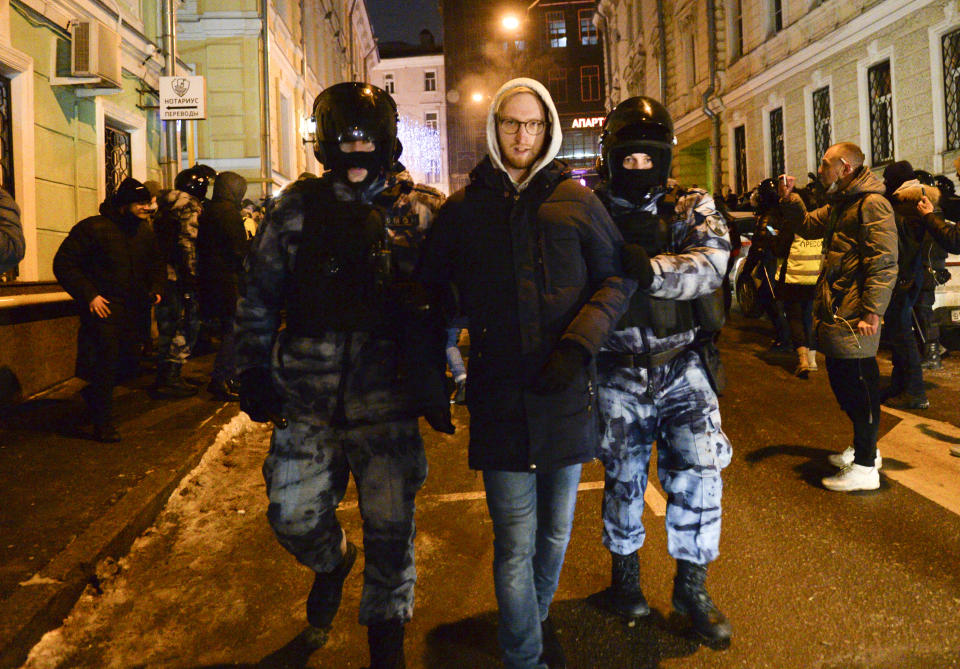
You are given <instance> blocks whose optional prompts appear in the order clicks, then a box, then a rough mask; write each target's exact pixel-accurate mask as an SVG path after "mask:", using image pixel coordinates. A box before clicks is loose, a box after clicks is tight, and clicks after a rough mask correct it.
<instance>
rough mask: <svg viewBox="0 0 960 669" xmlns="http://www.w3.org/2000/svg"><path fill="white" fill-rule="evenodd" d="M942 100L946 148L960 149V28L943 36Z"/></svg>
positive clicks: (949, 149)
mask: <svg viewBox="0 0 960 669" xmlns="http://www.w3.org/2000/svg"><path fill="white" fill-rule="evenodd" d="M942 45H943V102H944V112H945V113H946V121H947V150H948V151H953V150H955V149H960V30H954V31H953V32H952V33H947V34H946V35H944V36H943V42H942Z"/></svg>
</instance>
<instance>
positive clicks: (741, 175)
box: [733, 125, 748, 195]
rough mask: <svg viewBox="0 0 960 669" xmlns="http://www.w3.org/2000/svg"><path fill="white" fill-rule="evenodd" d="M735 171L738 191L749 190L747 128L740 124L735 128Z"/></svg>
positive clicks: (740, 193) (742, 192)
mask: <svg viewBox="0 0 960 669" xmlns="http://www.w3.org/2000/svg"><path fill="white" fill-rule="evenodd" d="M733 172H734V176H735V180H736V184H735V185H736V188H737V193H738V194H739V195H743V194H744V193H746V192H747V190H748V187H747V129H746V128H745V127H744V126H742V125H738V126H737V127H736V128H734V129H733Z"/></svg>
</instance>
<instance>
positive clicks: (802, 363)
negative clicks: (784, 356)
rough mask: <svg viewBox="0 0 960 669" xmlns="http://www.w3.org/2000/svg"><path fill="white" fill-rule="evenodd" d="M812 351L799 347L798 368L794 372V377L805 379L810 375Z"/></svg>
mask: <svg viewBox="0 0 960 669" xmlns="http://www.w3.org/2000/svg"><path fill="white" fill-rule="evenodd" d="M809 353H810V349H808V348H807V347H806V346H798V347H797V368H796V369H795V370H794V371H793V375H794V376H798V377H800V378H801V379H805V378H807V377H808V376H809V375H810V356H809Z"/></svg>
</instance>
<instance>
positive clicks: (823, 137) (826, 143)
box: [812, 86, 831, 160]
mask: <svg viewBox="0 0 960 669" xmlns="http://www.w3.org/2000/svg"><path fill="white" fill-rule="evenodd" d="M812 97H813V153H814V154H815V156H816V159H817V160H820V158H822V157H823V154H825V153H826V152H827V149H829V148H830V144H831V142H830V87H829V86H824V87H823V88H819V89H817V90H815V91H814V92H813V96H812Z"/></svg>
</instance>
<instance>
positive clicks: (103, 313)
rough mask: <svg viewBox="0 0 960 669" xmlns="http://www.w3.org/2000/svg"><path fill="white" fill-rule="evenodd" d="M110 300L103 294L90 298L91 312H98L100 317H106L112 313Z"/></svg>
mask: <svg viewBox="0 0 960 669" xmlns="http://www.w3.org/2000/svg"><path fill="white" fill-rule="evenodd" d="M109 304H110V300H108V299H107V298H105V297H104V296H103V295H97V296H96V297H95V298H93V299H92V300H90V313H92V314H96V315H97V316H99V317H100V318H106V317H107V316H109V315H110V307H109V306H108V305H109Z"/></svg>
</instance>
